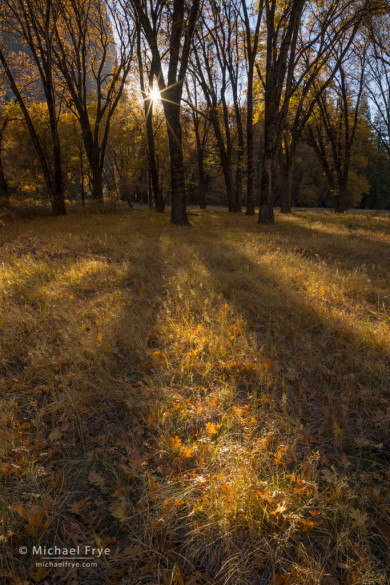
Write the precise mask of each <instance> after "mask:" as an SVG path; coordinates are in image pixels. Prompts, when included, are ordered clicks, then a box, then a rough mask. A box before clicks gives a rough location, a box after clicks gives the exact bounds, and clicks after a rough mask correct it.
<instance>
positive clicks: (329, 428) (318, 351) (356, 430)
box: [193, 229, 390, 447]
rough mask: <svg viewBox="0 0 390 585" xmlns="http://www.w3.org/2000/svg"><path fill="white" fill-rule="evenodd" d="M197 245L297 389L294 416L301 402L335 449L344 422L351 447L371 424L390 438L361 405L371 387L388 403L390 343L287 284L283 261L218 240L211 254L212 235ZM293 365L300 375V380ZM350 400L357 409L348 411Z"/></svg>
mask: <svg viewBox="0 0 390 585" xmlns="http://www.w3.org/2000/svg"><path fill="white" fill-rule="evenodd" d="M297 232H298V229H297ZM299 233H300V235H302V231H301V230H300V229H299ZM340 239H342V238H340ZM339 243H340V242H339ZM193 246H194V249H195V250H196V253H198V254H199V255H200V257H201V259H202V261H203V262H204V264H205V265H206V266H207V268H208V269H209V272H210V276H211V278H212V279H213V280H214V283H215V284H214V286H215V287H217V289H218V290H219V291H220V292H221V293H222V295H223V296H224V297H225V299H226V301H228V302H229V303H230V304H232V305H233V306H234V307H235V309H236V311H237V314H238V315H241V316H242V317H243V318H244V320H245V322H246V324H247V327H248V332H249V333H254V334H255V335H256V339H257V343H258V347H259V352H260V348H261V353H262V354H263V355H266V356H267V359H269V360H271V361H272V363H273V364H274V369H275V371H276V372H277V375H276V376H275V381H276V385H278V382H279V393H280V398H282V394H283V392H285V391H286V389H287V390H288V389H290V391H291V392H290V395H289V398H291V399H292V400H291V402H289V400H287V409H288V407H289V406H288V405H289V404H291V405H292V406H293V408H292V412H291V416H296V414H297V408H296V407H297V403H298V404H299V408H300V409H301V410H302V417H303V419H302V421H301V422H305V421H306V422H309V421H311V424H314V425H318V427H319V428H320V429H322V431H323V433H324V434H326V435H327V440H328V442H329V443H330V445H329V446H330V447H331V446H332V443H333V444H339V443H340V441H339V440H338V439H337V437H336V438H335V436H334V428H333V427H334V423H335V422H336V423H337V424H338V425H340V426H341V427H342V428H344V432H345V443H346V446H347V445H349V446H351V443H352V442H353V439H354V438H355V437H357V436H359V434H364V433H366V432H367V427H368V428H369V429H370V431H371V432H372V433H373V435H374V436H376V438H377V439H378V440H383V439H385V438H386V437H384V436H383V435H382V433H381V431H380V430H379V428H378V427H375V426H374V422H375V421H370V422H368V421H367V419H366V418H365V417H362V416H361V415H362V413H360V414H359V412H358V410H359V408H361V406H362V402H363V403H364V401H365V400H367V397H368V396H369V395H370V394H369V393H370V392H372V398H371V400H372V402H371V404H370V406H371V408H372V407H373V404H374V403H375V400H376V399H378V401H379V405H381V406H382V407H383V400H384V399H385V398H386V392H387V393H388V386H387V384H388V380H389V376H390V361H389V351H388V348H381V347H380V346H379V345H378V344H376V343H375V341H374V342H372V339H370V338H368V337H367V336H366V335H364V333H363V331H360V332H359V331H356V329H353V326H354V324H353V323H351V324H350V323H346V321H344V320H343V321H342V320H341V319H338V318H336V317H335V316H334V315H332V314H331V313H330V310H329V311H328V312H326V311H324V310H321V311H320V310H319V308H318V307H316V306H311V305H310V300H309V298H307V297H305V295H304V294H303V293H301V292H298V291H296V290H294V289H293V288H292V287H291V288H289V287H288V285H286V283H285V282H281V280H280V279H279V278H278V267H277V266H275V268H270V267H269V265H267V266H266V265H262V262H261V258H259V262H258V263H254V262H253V261H251V260H250V259H248V257H247V256H245V255H244V254H242V253H240V252H239V251H238V249H237V247H234V248H233V247H231V246H229V243H226V242H225V243H223V244H219V243H218V244H217V243H216V242H214V243H213V251H212V254H209V253H208V252H207V246H208V240H207V239H204V240H203V243H202V245H198V244H196V243H193ZM291 370H293V372H294V373H298V374H299V375H297V376H296V379H295V374H293V376H291ZM291 377H292V378H293V380H292V381H289V378H291ZM302 381H304V384H302ZM360 391H363V394H361V392H360ZM297 392H298V393H297ZM299 396H301V398H300V397H299ZM347 398H348V400H346V399H347ZM346 402H347V404H348V403H349V404H350V405H351V409H352V410H356V412H348V411H347V410H346ZM353 403H354V404H355V407H356V409H355V408H354V407H353V406H352V404H353ZM342 407H343V408H344V410H343V408H342ZM325 418H327V419H328V420H327V421H325V420H324V419H325ZM336 435H337V433H336ZM334 439H336V440H334Z"/></svg>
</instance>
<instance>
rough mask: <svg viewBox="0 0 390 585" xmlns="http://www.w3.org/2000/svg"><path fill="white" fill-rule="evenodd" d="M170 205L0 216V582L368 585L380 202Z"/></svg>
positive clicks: (385, 421)
mask: <svg viewBox="0 0 390 585" xmlns="http://www.w3.org/2000/svg"><path fill="white" fill-rule="evenodd" d="M189 218H190V221H191V224H192V225H191V227H176V226H172V225H171V224H169V218H168V217H167V216H166V215H164V216H162V215H158V214H155V213H153V212H151V211H149V210H143V209H134V210H126V211H125V210H124V211H122V212H121V213H107V214H98V213H95V214H85V215H84V214H81V213H74V214H71V215H69V216H67V217H56V218H54V217H51V218H47V217H45V218H33V219H28V220H27V219H24V220H23V219H17V220H12V221H11V220H6V221H3V222H2V223H1V225H0V263H1V264H0V266H1V269H0V376H1V377H0V583H4V584H5V583H7V584H8V583H9V584H10V585H27V584H30V583H44V584H45V583H46V584H52V583H53V584H54V583H66V584H71V585H78V584H80V583H81V584H85V585H95V584H105V585H109V584H115V583H118V584H126V585H157V584H162V585H271V584H275V585H306V584H307V585H309V584H310V585H369V584H372V585H386V583H388V579H389V575H390V553H389V550H390V549H389V540H390V509H389V504H390V468H389V461H390V433H389V428H390V403H389V397H390V384H389V379H390V376H389V374H390V320H389V311H390V215H388V214H380V213H377V214H375V213H365V212H361V213H353V214H345V215H341V216H336V215H335V214H333V213H331V212H327V211H303V210H302V211H295V212H294V213H293V215H291V216H282V215H281V214H278V213H277V214H276V222H277V223H276V225H274V226H259V225H257V224H256V220H255V218H253V217H246V216H245V215H237V214H228V213H227V212H225V211H222V210H210V211H198V210H191V211H190V213H189ZM37 544H40V545H42V546H44V545H46V546H49V545H50V546H52V545H54V544H57V545H61V546H77V544H80V545H85V544H88V545H94V546H103V547H104V548H109V549H110V552H109V554H105V555H103V556H102V557H101V558H100V559H99V560H98V562H97V566H96V567H95V568H93V569H91V568H79V569H69V568H68V567H66V568H65V567H63V568H44V567H37V566H36V561H37V558H36V557H34V556H33V555H32V553H31V549H32V546H34V545H37ZM21 546H25V547H26V548H27V551H28V552H27V554H24V555H22V554H20V552H19V549H20V547H21Z"/></svg>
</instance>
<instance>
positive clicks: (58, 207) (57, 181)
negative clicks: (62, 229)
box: [45, 71, 66, 215]
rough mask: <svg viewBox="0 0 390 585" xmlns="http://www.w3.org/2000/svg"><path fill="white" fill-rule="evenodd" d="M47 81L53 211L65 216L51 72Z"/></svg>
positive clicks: (62, 176) (47, 76) (59, 144)
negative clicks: (51, 151) (52, 170)
mask: <svg viewBox="0 0 390 585" xmlns="http://www.w3.org/2000/svg"><path fill="white" fill-rule="evenodd" d="M46 79H47V80H48V81H47V84H48V87H47V88H46V92H45V93H46V103H47V108H48V111H49V122H50V132H51V137H52V141H53V158H54V193H53V197H52V209H53V213H54V215H65V214H66V207H65V193H64V175H63V172H62V157H61V143H60V137H59V135H58V117H57V111H56V103H55V97H54V89H53V83H52V79H51V71H50V72H48V73H47V75H46Z"/></svg>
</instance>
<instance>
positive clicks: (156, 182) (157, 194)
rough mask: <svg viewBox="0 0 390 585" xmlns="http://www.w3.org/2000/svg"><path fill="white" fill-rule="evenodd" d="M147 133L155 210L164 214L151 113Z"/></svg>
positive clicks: (148, 116) (147, 120) (148, 118)
mask: <svg viewBox="0 0 390 585" xmlns="http://www.w3.org/2000/svg"><path fill="white" fill-rule="evenodd" d="M145 114H146V112H145ZM146 131H147V137H148V159H149V172H150V179H151V184H152V191H153V200H154V209H155V211H156V212H157V213H164V211H165V202H164V199H163V196H162V192H161V185H160V179H159V175H158V167H157V159H156V147H155V143H154V131H153V117H152V115H151V112H149V115H147V118H146Z"/></svg>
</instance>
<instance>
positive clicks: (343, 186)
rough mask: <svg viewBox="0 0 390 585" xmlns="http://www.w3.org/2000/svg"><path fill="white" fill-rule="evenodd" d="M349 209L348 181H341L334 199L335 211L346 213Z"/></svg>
mask: <svg viewBox="0 0 390 585" xmlns="http://www.w3.org/2000/svg"><path fill="white" fill-rule="evenodd" d="M346 209H347V181H346V180H344V181H341V182H340V185H339V187H338V189H337V195H336V196H335V199H334V212H335V213H345V211H346Z"/></svg>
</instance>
